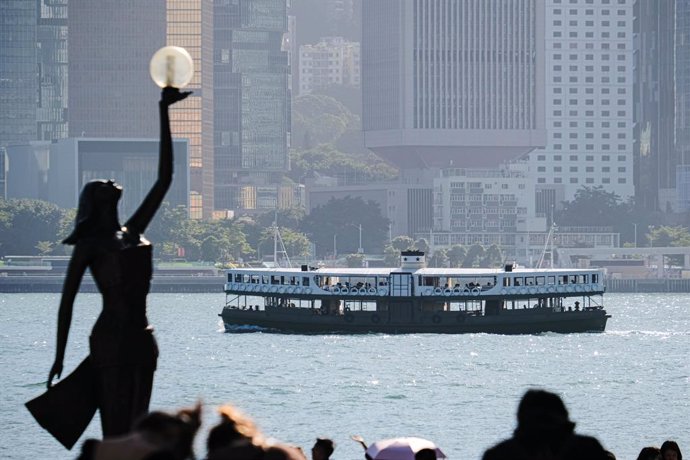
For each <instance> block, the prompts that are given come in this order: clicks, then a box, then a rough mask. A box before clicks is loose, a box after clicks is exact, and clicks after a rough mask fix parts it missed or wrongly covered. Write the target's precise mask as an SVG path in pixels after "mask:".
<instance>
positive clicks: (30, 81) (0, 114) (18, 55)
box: [0, 0, 38, 147]
mask: <svg viewBox="0 0 690 460" xmlns="http://www.w3.org/2000/svg"><path fill="white" fill-rule="evenodd" d="M36 18H37V8H36V3H35V2H30V1H25V0H10V1H6V2H3V3H2V7H0V24H2V27H0V107H2V110H0V147H3V146H6V145H9V144H13V143H23V142H28V141H33V140H35V139H36V128H37V127H36V100H37V94H38V79H37V72H36V68H37V47H36V39H37V31H36V26H37V22H36Z"/></svg>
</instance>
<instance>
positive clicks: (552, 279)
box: [547, 276, 556, 284]
mask: <svg viewBox="0 0 690 460" xmlns="http://www.w3.org/2000/svg"><path fill="white" fill-rule="evenodd" d="M547 284H556V277H555V276H549V277H548V278H547Z"/></svg>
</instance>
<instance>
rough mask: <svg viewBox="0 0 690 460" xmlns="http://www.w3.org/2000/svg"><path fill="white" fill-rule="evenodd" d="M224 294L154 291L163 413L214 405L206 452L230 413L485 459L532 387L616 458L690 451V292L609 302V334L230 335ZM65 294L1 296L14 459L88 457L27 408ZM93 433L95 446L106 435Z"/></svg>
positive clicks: (305, 437) (77, 325) (7, 433)
mask: <svg viewBox="0 0 690 460" xmlns="http://www.w3.org/2000/svg"><path fill="white" fill-rule="evenodd" d="M223 300H224V296H223V294H222V293H219V294H151V295H150V296H149V319H150V321H151V323H152V324H153V325H154V326H155V328H156V336H157V339H158V342H159V347H160V350H161V356H160V360H159V366H158V371H157V373H156V379H155V382H154V392H153V398H152V403H151V407H152V409H163V410H171V409H174V408H177V407H179V406H181V405H188V404H192V403H193V402H194V401H196V400H197V399H199V398H200V399H202V400H203V401H204V403H205V409H206V414H205V423H204V427H203V429H202V432H201V434H200V436H199V438H198V441H199V442H198V443H197V447H196V453H197V456H198V457H199V458H203V456H204V453H205V451H204V447H203V438H204V437H205V431H206V430H207V429H208V428H209V426H210V425H211V424H212V423H214V422H215V420H216V416H215V414H214V413H213V409H214V407H216V406H218V405H219V404H222V403H226V402H230V403H234V404H235V405H237V406H239V407H240V408H241V409H243V410H244V411H245V412H247V413H248V414H250V415H251V416H252V417H253V418H254V419H255V421H256V422H257V423H258V425H259V426H260V427H261V428H262V430H263V431H264V432H265V433H266V434H269V435H271V436H273V437H275V438H277V439H279V440H282V441H286V442H290V443H294V444H297V445H300V446H302V447H303V448H304V449H305V451H306V452H307V454H308V453H309V447H310V446H311V445H312V444H313V442H314V438H315V437H317V436H326V437H330V438H332V439H334V440H335V442H336V444H337V447H336V451H335V454H334V458H336V459H340V460H343V459H361V458H363V453H362V449H361V447H360V446H359V445H358V444H356V443H355V442H353V441H351V440H350V439H349V436H350V435H351V434H360V435H362V436H363V437H364V438H365V440H366V441H369V442H371V441H374V440H376V439H381V438H386V437H394V436H412V435H414V436H422V437H426V438H429V439H432V440H434V441H435V442H437V444H438V445H439V446H440V447H441V448H442V449H443V450H444V451H445V452H446V454H447V455H448V457H449V458H451V459H478V458H481V454H482V452H483V451H484V449H486V448H487V447H489V446H491V445H492V444H494V443H496V442H498V441H499V440H501V439H503V438H505V437H508V436H509V435H510V434H511V433H512V431H513V429H514V427H515V411H516V408H517V403H518V400H519V398H520V396H521V395H522V394H523V393H524V391H525V390H526V389H528V388H531V387H541V388H546V389H548V390H551V391H556V392H558V393H560V394H561V395H562V396H563V398H564V400H565V402H566V405H567V407H568V409H569V411H570V416H571V419H573V420H574V421H575V422H577V428H576V429H577V430H578V431H579V432H581V433H585V434H591V435H594V436H596V437H597V438H598V439H599V440H600V441H601V442H602V444H603V445H604V446H605V447H606V448H607V449H609V450H611V451H612V452H614V453H615V454H616V456H617V458H618V459H619V460H620V459H632V460H634V459H635V458H636V457H637V453H638V452H639V450H640V449H641V448H642V447H643V446H647V445H657V446H658V445H660V444H661V443H662V442H663V441H664V440H665V439H675V440H676V441H677V442H678V443H679V445H680V447H681V450H684V451H685V452H686V455H688V453H690V394H689V393H690V391H689V390H690V358H688V356H690V294H608V295H606V296H605V306H606V308H607V310H608V311H609V313H610V314H612V315H613V317H612V318H611V319H610V320H609V324H608V326H607V330H606V332H605V333H603V334H571V335H558V334H543V335H534V336H500V335H486V334H476V335H474V334H473V335H455V336H448V335H423V334H419V335H401V336H392V335H359V336H343V335H324V336H318V335H317V336H300V335H281V334H264V333H254V334H227V333H224V332H223V329H222V326H221V324H220V322H219V318H218V316H217V314H218V313H220V311H221V307H222V303H223ZM58 302H59V295H58V294H0V375H2V398H1V399H0V427H2V428H1V429H0V458H3V459H29V458H35V459H39V458H49V457H50V458H52V459H54V460H60V459H71V458H75V457H76V453H77V449H78V447H75V449H74V451H73V452H69V451H66V450H65V449H64V448H63V447H62V446H60V445H59V444H58V443H57V442H56V441H54V440H53V439H52V438H51V437H50V435H48V434H47V433H46V432H44V431H43V430H42V429H41V428H40V427H39V426H38V425H37V424H36V422H35V421H34V420H33V419H32V418H31V416H30V414H29V413H28V411H27V410H26V409H25V408H24V407H23V404H24V402H26V401H27V400H29V399H31V398H32V397H34V396H37V395H38V394H40V393H41V392H42V391H43V389H44V388H45V380H46V377H47V375H48V370H49V368H50V366H51V364H52V360H53V357H54V352H55V332H56V317H57V307H58ZM99 307H100V297H99V296H98V295H97V294H80V295H79V296H78V297H77V302H76V304H75V312H74V318H73V325H72V330H71V332H70V337H69V342H68V346H67V356H66V359H65V372H66V373H67V372H69V371H70V370H71V369H73V368H74V367H75V366H76V365H77V364H78V363H79V362H80V361H81V359H82V358H83V357H84V356H85V355H86V354H87V353H88V345H87V338H88V334H89V330H90V328H91V327H92V325H93V323H94V322H95V320H96V317H97V316H98V313H99ZM99 433H100V426H99V422H98V420H97V419H95V420H94V422H92V424H91V425H90V427H89V429H88V430H87V433H86V434H85V436H84V437H98V436H99Z"/></svg>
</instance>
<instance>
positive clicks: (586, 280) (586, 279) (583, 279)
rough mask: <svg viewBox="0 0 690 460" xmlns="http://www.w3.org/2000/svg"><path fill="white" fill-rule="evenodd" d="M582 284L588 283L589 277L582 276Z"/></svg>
mask: <svg viewBox="0 0 690 460" xmlns="http://www.w3.org/2000/svg"><path fill="white" fill-rule="evenodd" d="M582 282H583V283H584V284H587V283H589V275H582Z"/></svg>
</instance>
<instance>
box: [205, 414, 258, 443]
mask: <svg viewBox="0 0 690 460" xmlns="http://www.w3.org/2000/svg"><path fill="white" fill-rule="evenodd" d="M218 414H219V415H220V422H219V423H218V424H217V425H216V426H214V427H213V428H211V430H210V431H209V433H208V438H207V439H206V448H207V449H208V451H209V452H212V451H214V450H216V449H220V448H222V447H225V446H228V445H230V444H232V443H233V442H234V441H236V440H239V439H246V440H247V441H249V442H251V443H252V444H256V445H259V444H261V439H262V436H261V433H260V432H259V430H258V429H257V427H256V425H255V424H254V422H253V421H252V420H251V419H250V418H249V417H247V416H246V415H244V414H243V413H242V412H241V411H240V410H238V409H236V408H235V407H233V406H231V405H224V406H221V407H220V408H219V409H218Z"/></svg>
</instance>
